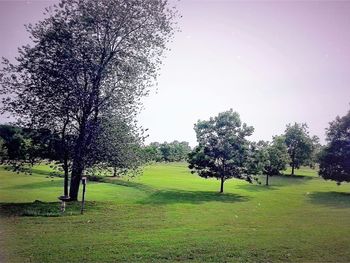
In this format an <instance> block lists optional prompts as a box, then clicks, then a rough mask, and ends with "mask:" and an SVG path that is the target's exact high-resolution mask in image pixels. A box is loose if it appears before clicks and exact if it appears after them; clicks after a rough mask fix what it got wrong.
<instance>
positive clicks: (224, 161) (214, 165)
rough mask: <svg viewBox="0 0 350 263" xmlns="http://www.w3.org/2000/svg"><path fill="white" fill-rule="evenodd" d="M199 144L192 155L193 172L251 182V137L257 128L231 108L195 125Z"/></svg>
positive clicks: (208, 176)
mask: <svg viewBox="0 0 350 263" xmlns="http://www.w3.org/2000/svg"><path fill="white" fill-rule="evenodd" d="M194 129H195V132H196V136H197V141H198V146H196V147H195V148H194V150H193V151H192V152H191V153H190V154H189V158H188V162H189V168H190V169H191V170H192V173H195V172H196V173H197V174H198V175H199V176H201V177H204V178H210V177H214V178H217V179H220V180H221V188H220V192H223V185H224V182H225V180H227V179H230V178H238V179H243V180H246V181H248V182H252V177H251V172H253V171H252V170H251V169H250V142H249V141H248V140H247V138H246V137H248V136H250V135H251V134H252V133H253V131H254V128H253V127H252V126H247V125H246V124H245V123H243V124H242V122H241V120H240V117H239V114H238V113H237V112H233V110H232V109H231V110H229V111H226V112H222V113H219V115H218V116H216V117H214V118H210V119H209V120H207V121H198V122H197V124H195V127H194Z"/></svg>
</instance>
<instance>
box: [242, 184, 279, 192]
mask: <svg viewBox="0 0 350 263" xmlns="http://www.w3.org/2000/svg"><path fill="white" fill-rule="evenodd" d="M236 188H237V189H241V190H245V191H248V192H265V191H272V190H278V189H279V188H278V187H276V186H274V185H265V183H263V182H262V183H261V184H256V183H254V184H242V185H237V186H236Z"/></svg>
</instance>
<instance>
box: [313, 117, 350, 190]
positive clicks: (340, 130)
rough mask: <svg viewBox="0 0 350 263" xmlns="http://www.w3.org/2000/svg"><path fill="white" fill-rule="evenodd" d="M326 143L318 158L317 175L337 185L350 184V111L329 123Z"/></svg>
mask: <svg viewBox="0 0 350 263" xmlns="http://www.w3.org/2000/svg"><path fill="white" fill-rule="evenodd" d="M327 142H328V143H327V145H326V147H325V148H324V150H323V151H322V153H321V156H320V170H319V174H320V175H321V176H322V177H323V178H324V179H326V180H328V179H329V180H334V181H336V182H337V183H341V182H350V111H349V112H348V113H347V114H346V115H345V116H343V117H339V116H338V117H337V118H336V119H335V120H334V121H332V122H330V125H329V128H328V129H327Z"/></svg>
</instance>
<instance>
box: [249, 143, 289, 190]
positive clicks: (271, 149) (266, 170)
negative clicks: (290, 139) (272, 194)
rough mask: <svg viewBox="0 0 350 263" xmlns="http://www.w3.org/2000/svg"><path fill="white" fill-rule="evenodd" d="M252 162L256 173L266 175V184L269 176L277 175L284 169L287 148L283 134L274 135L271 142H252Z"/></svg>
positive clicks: (286, 161) (286, 160)
mask: <svg viewBox="0 0 350 263" xmlns="http://www.w3.org/2000/svg"><path fill="white" fill-rule="evenodd" d="M252 150H253V153H254V158H253V164H254V169H256V173H261V174H264V175H266V185H268V184H269V176H273V175H279V174H280V173H281V171H283V170H286V167H287V164H288V162H289V155H288V149H287V146H286V144H285V138H284V137H283V136H274V137H273V140H272V142H264V141H259V142H258V143H256V144H253V149H252Z"/></svg>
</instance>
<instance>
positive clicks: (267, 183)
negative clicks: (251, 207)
mask: <svg viewBox="0 0 350 263" xmlns="http://www.w3.org/2000/svg"><path fill="white" fill-rule="evenodd" d="M266 185H269V174H266Z"/></svg>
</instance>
